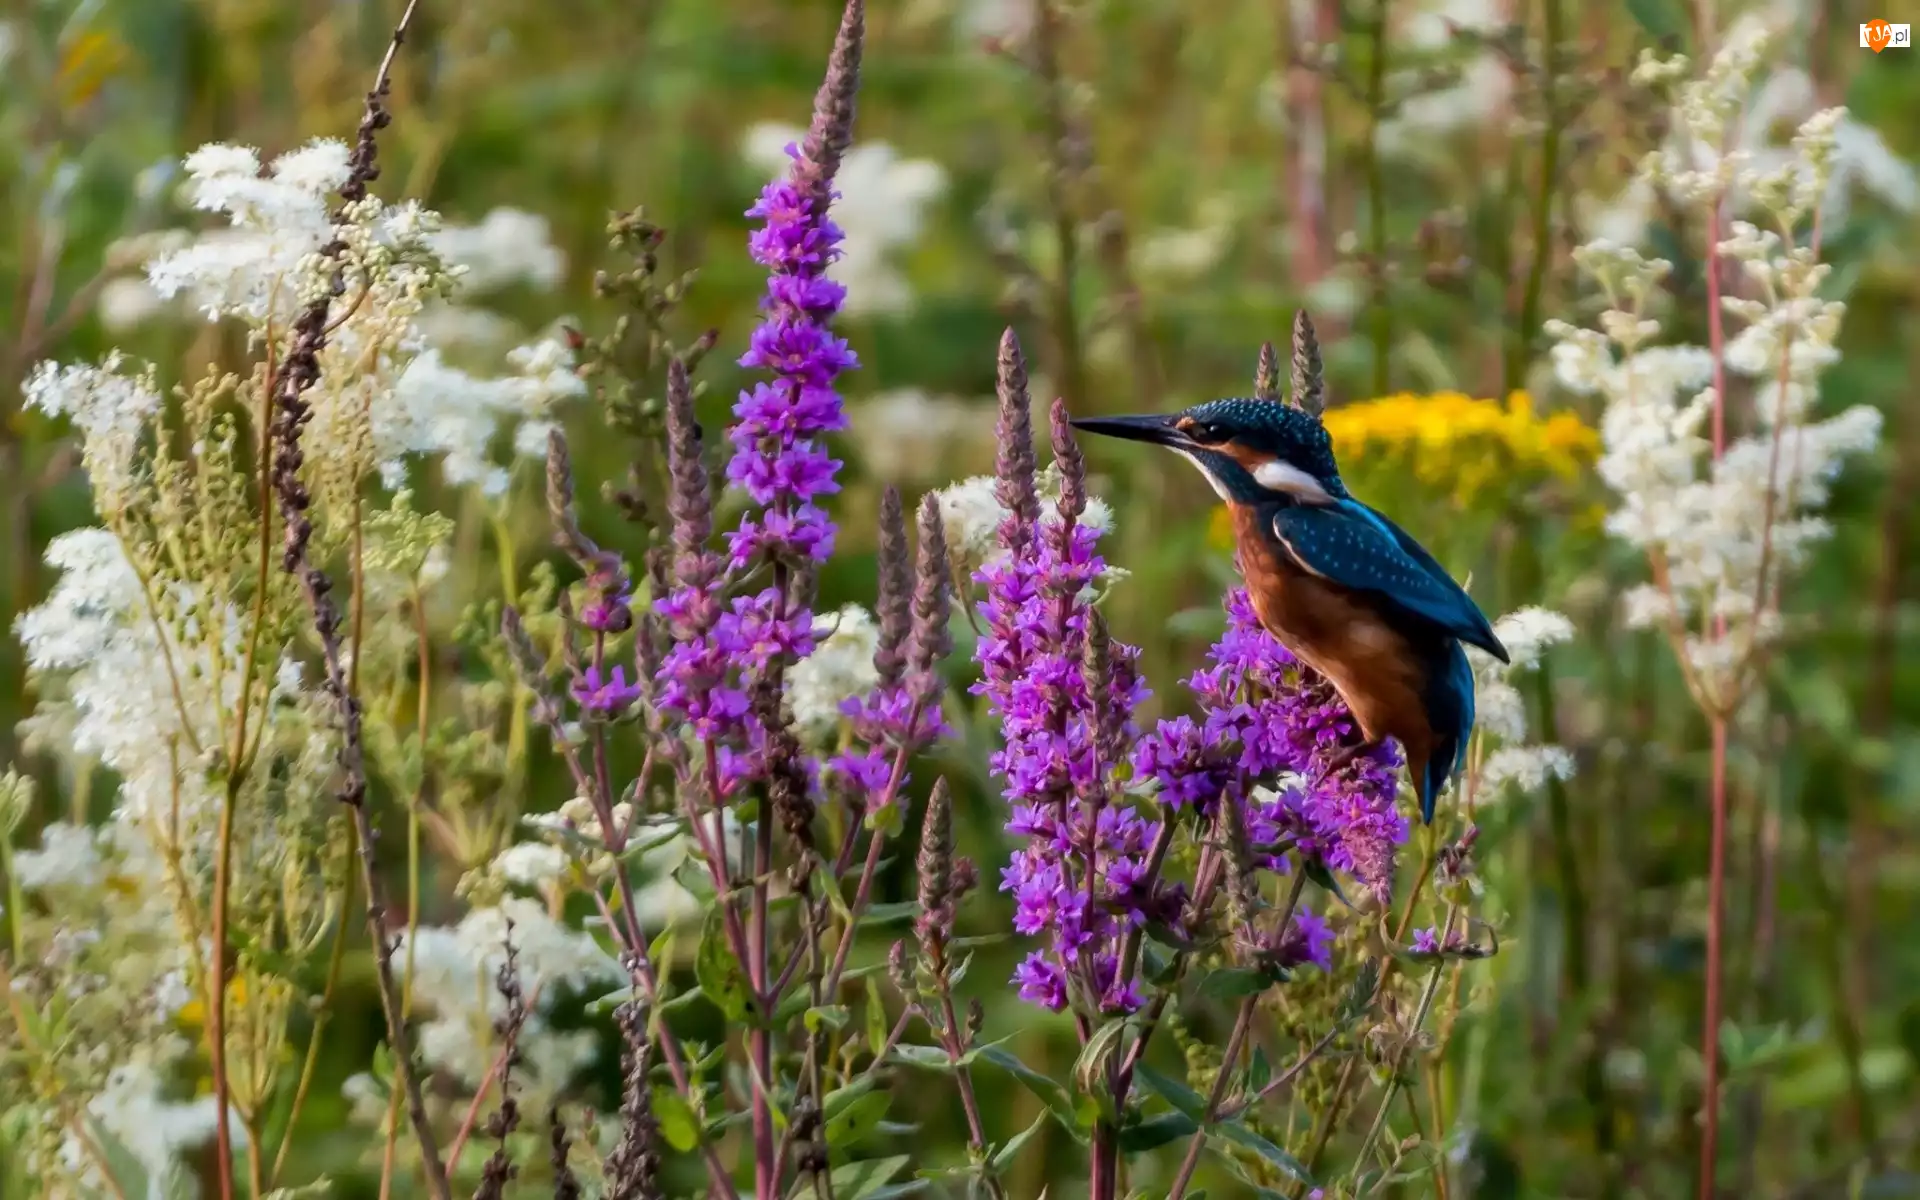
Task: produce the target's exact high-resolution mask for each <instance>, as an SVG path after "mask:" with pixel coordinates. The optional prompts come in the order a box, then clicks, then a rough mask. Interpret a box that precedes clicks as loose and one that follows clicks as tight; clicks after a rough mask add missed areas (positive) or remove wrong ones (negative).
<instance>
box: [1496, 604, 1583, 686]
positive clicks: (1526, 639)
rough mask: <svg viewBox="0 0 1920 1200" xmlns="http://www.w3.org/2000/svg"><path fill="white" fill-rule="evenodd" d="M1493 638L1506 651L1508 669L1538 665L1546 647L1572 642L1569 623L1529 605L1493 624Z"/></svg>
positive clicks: (1561, 617)
mask: <svg viewBox="0 0 1920 1200" xmlns="http://www.w3.org/2000/svg"><path fill="white" fill-rule="evenodd" d="M1493 633H1494V636H1495V637H1497V638H1499V639H1500V644H1501V645H1503V646H1505V647H1506V648H1507V656H1508V658H1509V659H1511V660H1512V669H1513V670H1516V671H1524V670H1527V669H1529V668H1531V667H1535V666H1538V665H1539V663H1540V656H1541V655H1542V654H1544V653H1545V652H1546V649H1547V647H1549V646H1557V645H1560V644H1561V643H1563V642H1570V641H1572V640H1573V622H1572V621H1569V620H1567V618H1566V617H1564V616H1562V615H1561V614H1559V613H1557V612H1553V611H1552V610H1550V609H1545V608H1540V607H1537V606H1534V605H1529V606H1528V607H1526V608H1522V609H1517V610H1515V611H1514V612H1510V613H1508V614H1507V615H1506V616H1504V617H1501V618H1500V619H1499V620H1498V621H1495V622H1494V623H1493Z"/></svg>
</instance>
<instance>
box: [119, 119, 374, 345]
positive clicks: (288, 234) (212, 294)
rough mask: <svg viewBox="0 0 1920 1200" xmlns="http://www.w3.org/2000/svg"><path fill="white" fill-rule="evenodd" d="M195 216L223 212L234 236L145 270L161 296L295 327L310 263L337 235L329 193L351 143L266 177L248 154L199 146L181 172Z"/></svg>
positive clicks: (205, 239) (306, 155) (210, 312)
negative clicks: (199, 212)
mask: <svg viewBox="0 0 1920 1200" xmlns="http://www.w3.org/2000/svg"><path fill="white" fill-rule="evenodd" d="M183 165H184V166H185V168H186V173H187V184H186V193H187V198H188V199H189V201H190V202H191V203H192V204H193V206H194V207H195V208H198V209H201V210H203V211H206V212H215V213H222V214H225V215H226V217H227V219H228V222H229V228H227V229H224V230H214V231H211V232H209V233H207V234H206V235H204V236H202V237H201V238H200V239H199V240H197V241H195V242H193V243H192V244H190V245H188V246H186V247H184V248H182V249H179V250H174V251H171V252H168V253H165V254H162V255H161V256H159V257H158V258H155V259H154V260H153V261H152V262H150V263H148V264H147V279H148V281H149V282H150V283H151V284H152V285H153V288H154V290H155V291H156V292H158V293H159V294H160V296H162V297H163V298H170V297H173V296H176V295H184V296H186V297H188V298H189V299H190V300H191V301H192V302H193V303H194V304H195V305H196V306H198V307H199V308H200V309H201V310H202V311H204V312H205V313H206V314H207V316H208V317H210V318H219V317H222V316H238V317H244V318H247V319H249V320H254V321H260V320H265V319H266V318H267V317H268V315H269V314H275V315H277V316H278V317H279V318H280V319H281V320H283V321H289V322H290V321H291V320H292V318H293V314H294V313H295V312H296V311H297V309H298V307H299V302H300V293H301V288H302V286H303V284H304V283H305V282H306V277H307V269H308V267H309V260H310V259H311V258H312V257H313V256H314V255H315V253H316V252H317V251H318V250H319V249H320V247H321V246H323V245H325V244H326V242H327V241H328V240H330V239H331V238H332V236H333V232H334V224H333V216H332V212H331V209H330V207H329V206H330V203H331V196H332V193H333V192H334V191H335V190H336V189H338V188H339V186H340V185H341V184H342V183H344V182H346V178H347V173H348V170H349V165H348V154H347V147H346V144H345V143H344V142H340V141H337V140H333V139H327V138H323V139H319V140H316V141H313V142H309V143H308V144H307V145H306V146H304V147H301V148H300V149H298V150H294V151H291V152H289V153H287V154H283V155H281V156H280V157H279V158H277V159H275V160H274V162H273V165H272V167H271V168H270V170H269V172H268V173H267V174H265V175H262V174H261V173H260V157H259V154H258V153H257V152H256V151H254V150H253V149H251V148H250V147H245V146H227V145H221V144H218V143H215V144H212V145H207V146H202V147H200V149H198V150H196V151H194V152H193V153H192V154H189V155H188V156H187V158H186V161H185V163H184V164H183Z"/></svg>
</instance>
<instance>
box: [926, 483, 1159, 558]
mask: <svg viewBox="0 0 1920 1200" xmlns="http://www.w3.org/2000/svg"><path fill="white" fill-rule="evenodd" d="M995 482H996V481H995V479H994V477H993V476H991V475H975V476H974V477H973V478H971V479H963V480H961V481H960V482H959V483H956V484H953V485H951V486H949V487H946V488H943V489H941V490H940V491H938V492H936V493H934V495H935V497H936V498H937V499H938V500H939V503H940V523H941V525H942V527H943V528H942V531H943V532H944V533H945V534H946V537H947V552H948V553H949V554H951V555H953V556H954V557H955V558H957V559H959V560H960V562H961V563H963V564H964V565H967V566H979V565H981V564H982V563H985V562H987V561H988V560H990V559H992V558H994V557H995V556H996V555H998V554H999V553H1000V523H1001V522H1002V521H1004V520H1006V517H1007V510H1006V509H1005V508H1004V507H1002V506H1001V504H1000V499H999V497H998V496H997V495H995V494H994V487H995ZM1039 486H1040V517H1041V519H1042V520H1054V519H1056V518H1057V517H1058V516H1059V514H1060V474H1059V469H1058V468H1057V467H1054V466H1051V465H1050V466H1048V467H1047V469H1046V470H1045V471H1043V472H1041V475H1040V480H1039ZM1079 524H1081V525H1084V526H1086V527H1087V528H1089V529H1092V530H1094V531H1095V532H1097V533H1102V534H1105V533H1111V532H1112V531H1113V508H1112V506H1111V505H1109V504H1108V503H1107V502H1106V501H1105V500H1102V499H1101V498H1100V497H1098V496H1088V497H1087V508H1086V511H1085V512H1083V513H1081V514H1080V518H1079ZM1107 571H1108V578H1110V579H1119V578H1123V577H1124V576H1125V572H1124V571H1121V570H1120V568H1118V567H1109V568H1107Z"/></svg>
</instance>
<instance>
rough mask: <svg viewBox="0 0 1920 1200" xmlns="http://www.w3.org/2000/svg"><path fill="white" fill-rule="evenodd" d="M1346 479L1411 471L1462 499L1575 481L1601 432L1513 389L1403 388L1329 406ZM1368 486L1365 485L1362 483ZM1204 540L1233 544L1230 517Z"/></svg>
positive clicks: (1595, 452) (1218, 513)
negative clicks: (1496, 395) (1537, 407)
mask: <svg viewBox="0 0 1920 1200" xmlns="http://www.w3.org/2000/svg"><path fill="white" fill-rule="evenodd" d="M1324 420H1325V422H1326V426H1327V432H1328V434H1330V435H1331V436H1332V438H1333V448H1334V452H1335V454H1337V455H1338V456H1339V459H1340V467H1341V471H1342V473H1343V474H1345V475H1346V476H1347V478H1348V479H1349V481H1351V480H1353V479H1355V478H1357V477H1364V476H1366V475H1368V474H1370V473H1372V472H1376V471H1378V472H1381V473H1382V475H1381V477H1380V478H1379V479H1378V480H1377V482H1379V483H1381V484H1385V483H1387V482H1388V481H1387V479H1386V478H1385V475H1386V474H1387V473H1391V474H1392V475H1393V476H1394V477H1397V478H1407V477H1409V476H1411V477H1412V478H1413V479H1415V480H1416V481H1417V482H1419V483H1421V484H1422V485H1425V486H1427V487H1431V488H1434V489H1437V490H1440V491H1442V492H1445V493H1446V494H1447V495H1449V496H1451V497H1452V498H1453V499H1454V500H1455V501H1456V502H1457V503H1459V504H1461V505H1463V506H1464V505H1468V504H1471V503H1472V502H1473V501H1474V500H1475V499H1477V498H1479V497H1480V496H1481V495H1483V494H1485V493H1486V492H1488V491H1490V490H1491V489H1493V488H1495V487H1496V486H1498V485H1501V484H1503V483H1508V484H1510V483H1521V484H1526V483H1534V482H1539V481H1541V480H1544V479H1548V478H1553V479H1568V480H1570V479H1575V478H1578V477H1579V475H1580V473H1581V472H1582V471H1583V470H1585V469H1586V468H1587V467H1589V466H1591V465H1592V463H1593V461H1594V460H1595V459H1596V458H1598V457H1599V455H1600V435H1599V433H1597V432H1596V431H1595V430H1594V429H1593V427H1592V426H1590V425H1588V424H1587V423H1586V422H1584V421H1582V420H1581V419H1580V418H1579V416H1578V415H1576V414H1574V413H1571V412H1566V411H1561V412H1554V413H1548V414H1547V415H1545V416H1542V415H1540V414H1539V413H1536V412H1535V411H1534V409H1533V398H1532V397H1530V396H1528V395H1527V393H1525V392H1515V393H1513V394H1512V395H1511V396H1508V397H1507V399H1506V402H1505V403H1504V404H1503V403H1501V402H1500V401H1498V400H1479V399H1475V398H1474V397H1472V396H1468V395H1466V394H1464V393H1462V392H1435V393H1433V394H1431V395H1425V396H1416V395H1413V394H1412V393H1409V392H1401V393H1399V394H1397V395H1392V396H1383V397H1381V398H1380V399H1378V400H1365V401H1361V402H1359V403H1356V404H1347V405H1342V406H1341V407H1339V408H1335V409H1331V410H1329V411H1328V412H1327V414H1326V416H1325V418H1324ZM1369 490H1371V489H1369ZM1207 542H1208V544H1209V545H1212V546H1215V547H1217V548H1220V549H1225V550H1231V549H1232V548H1233V519H1232V517H1231V515H1230V514H1229V513H1228V512H1227V510H1226V509H1225V508H1224V507H1220V508H1216V509H1215V510H1214V512H1213V515H1212V518H1211V519H1210V520H1209V521H1208V524H1207Z"/></svg>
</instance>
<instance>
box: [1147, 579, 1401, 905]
mask: <svg viewBox="0 0 1920 1200" xmlns="http://www.w3.org/2000/svg"><path fill="white" fill-rule="evenodd" d="M1226 609H1227V628H1226V632H1224V633H1223V634H1221V635H1220V640H1219V641H1217V642H1215V643H1214V645H1213V648H1212V649H1211V650H1210V651H1208V653H1207V665H1206V666H1205V667H1202V668H1201V669H1200V670H1199V671H1197V672H1195V673H1194V675H1193V677H1192V678H1191V679H1189V680H1188V681H1187V686H1188V688H1189V689H1190V690H1191V691H1192V692H1193V693H1194V696H1195V697H1196V698H1197V699H1198V700H1199V701H1200V707H1201V716H1200V718H1199V720H1198V721H1197V722H1196V721H1195V720H1193V719H1191V718H1188V717H1173V718H1170V719H1167V720H1163V721H1161V722H1160V725H1159V727H1158V728H1156V729H1155V730H1154V731H1153V732H1152V733H1151V734H1149V735H1148V736H1147V737H1145V738H1143V739H1141V741H1140V744H1139V746H1138V747H1137V748H1136V749H1135V751H1134V758H1133V762H1134V769H1135V771H1136V772H1138V773H1139V774H1141V775H1143V776H1148V777H1151V778H1152V779H1154V780H1155V781H1156V782H1157V783H1158V784H1159V789H1160V791H1159V794H1160V799H1161V801H1162V803H1164V804H1166V805H1167V806H1168V807H1170V808H1174V809H1178V808H1182V807H1184V806H1186V805H1189V804H1192V805H1197V806H1199V807H1200V808H1201V809H1202V811H1206V810H1207V809H1208V808H1210V807H1211V805H1212V804H1213V803H1214V801H1215V800H1217V799H1218V798H1219V797H1220V796H1222V795H1229V796H1230V797H1231V798H1232V799H1234V800H1236V801H1244V802H1245V804H1246V813H1247V841H1248V844H1249V846H1250V848H1251V849H1252V851H1253V852H1254V856H1255V862H1256V865H1260V866H1264V867H1266V868H1268V869H1270V870H1276V871H1284V870H1286V869H1287V864H1286V863H1285V861H1284V860H1283V859H1282V858H1281V857H1279V856H1277V855H1274V854H1272V853H1270V852H1267V850H1268V848H1270V847H1274V846H1277V845H1279V844H1280V843H1281V842H1283V841H1288V840H1291V841H1292V842H1293V843H1294V844H1295V845H1296V846H1297V847H1298V849H1299V850H1300V852H1302V853H1305V854H1310V855H1313V856H1315V857H1317V858H1318V859H1320V861H1321V862H1323V863H1325V864H1326V866H1328V867H1329V868H1331V869H1333V870H1336V871H1340V872H1342V873H1344V874H1346V875H1349V876H1351V877H1353V878H1354V879H1356V880H1358V881H1359V882H1361V883H1362V884H1365V885H1366V886H1367V887H1368V888H1369V889H1371V890H1372V891H1373V892H1375V893H1376V894H1377V895H1380V896H1382V897H1385V896H1386V894H1387V892H1388V890H1389V889H1390V888H1391V886H1392V883H1393V865H1394V855H1395V853H1396V851H1397V850H1398V848H1399V846H1400V844H1401V843H1403V842H1405V841H1406V840H1407V820H1406V818H1405V817H1404V816H1402V815H1401V813H1400V811H1399V809H1398V807H1397V805H1396V804H1395V798H1396V795H1397V789H1398V782H1397V780H1398V774H1397V768H1398V766H1399V756H1398V754H1397V752H1396V751H1393V750H1390V749H1381V750H1376V751H1374V752H1373V753H1371V754H1366V755H1361V756H1360V757H1358V758H1356V759H1354V760H1353V761H1352V762H1350V763H1347V764H1345V765H1343V766H1342V767H1341V768H1340V769H1339V770H1338V771H1337V772H1335V773H1333V774H1328V773H1327V771H1326V765H1327V763H1328V762H1329V761H1330V760H1331V759H1332V758H1333V757H1334V755H1335V754H1337V753H1338V752H1339V750H1340V747H1341V746H1342V745H1344V744H1347V743H1348V742H1350V741H1351V740H1352V739H1353V738H1354V737H1355V736H1356V734H1357V730H1356V729H1355V727H1354V723H1353V716H1352V714H1351V713H1349V712H1348V711H1347V709H1346V706H1345V705H1344V704H1342V703H1341V702H1340V699H1339V697H1338V696H1336V695H1335V694H1334V692H1333V690H1332V689H1331V688H1330V687H1328V686H1327V685H1326V684H1325V683H1324V682H1323V681H1321V680H1320V679H1319V678H1318V677H1317V676H1314V675H1313V674H1312V673H1311V672H1309V671H1308V670H1307V669H1306V668H1305V667H1304V666H1302V665H1301V664H1300V663H1298V662H1296V661H1295V660H1294V657H1293V656H1292V655H1291V654H1289V653H1287V650H1286V648H1285V647H1283V646H1281V645H1280V643H1279V642H1277V641H1275V640H1274V639H1273V636H1272V635H1271V634H1269V633H1267V631H1266V630H1265V629H1263V628H1262V627H1261V625H1260V620H1259V618H1258V617H1257V616H1255V614H1254V611H1253V604H1252V602H1251V600H1250V599H1249V598H1248V596H1247V593H1246V591H1245V589H1242V588H1235V589H1234V590H1233V591H1230V592H1228V593H1227V597H1226ZM1283 775H1292V776H1296V777H1298V779H1299V780H1300V781H1301V782H1300V783H1299V784H1298V785H1297V786H1289V787H1285V788H1282V789H1280V790H1279V791H1277V792H1269V791H1257V792H1256V791H1255V790H1254V788H1255V786H1256V785H1259V784H1263V783H1271V782H1274V781H1276V780H1277V779H1278V778H1279V777H1281V776H1283Z"/></svg>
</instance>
